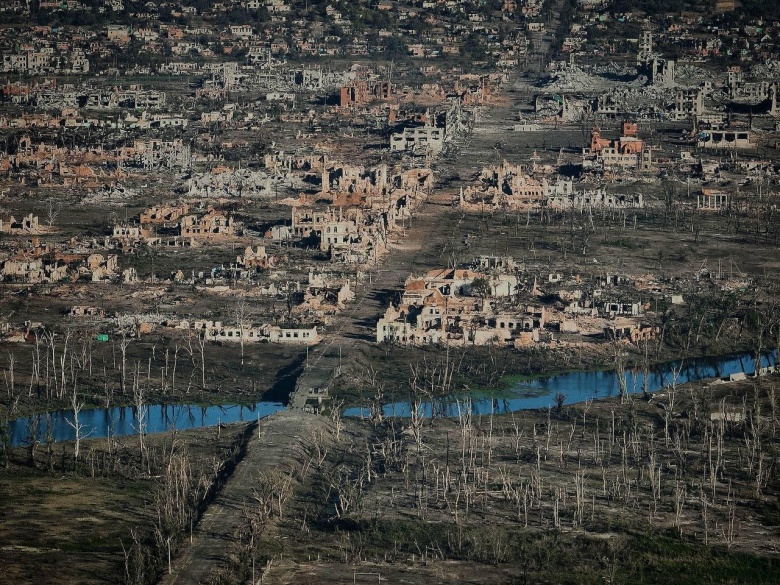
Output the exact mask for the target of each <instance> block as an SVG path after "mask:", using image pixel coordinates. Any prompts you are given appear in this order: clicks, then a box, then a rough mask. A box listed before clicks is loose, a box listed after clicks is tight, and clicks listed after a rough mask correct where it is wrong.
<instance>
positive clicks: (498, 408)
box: [344, 351, 777, 417]
mask: <svg viewBox="0 0 780 585" xmlns="http://www.w3.org/2000/svg"><path fill="white" fill-rule="evenodd" d="M776 358H777V352H776V351H774V352H772V353H769V354H766V355H764V356H762V358H761V360H760V361H761V367H766V366H771V365H774V364H775V362H776ZM755 369H756V367H755V359H754V357H753V356H752V355H748V354H742V355H736V356H725V357H715V358H696V359H692V360H685V361H679V360H678V361H673V362H667V363H664V364H659V365H657V366H653V367H651V368H650V371H649V372H648V376H647V391H648V392H657V391H658V390H661V389H662V388H665V387H667V386H669V385H670V384H672V382H673V379H674V376H675V372H676V373H677V379H676V383H677V384H678V385H679V384H684V383H686V382H693V381H696V380H704V379H707V378H724V377H728V376H730V375H731V374H737V373H740V372H744V373H746V374H749V375H752V374H753V373H754V372H755ZM624 377H625V381H626V389H627V391H628V392H629V394H637V393H641V392H642V389H643V385H644V380H645V373H644V371H642V369H633V370H628V371H626V372H625V374H624ZM558 393H560V394H563V395H564V396H565V401H564V403H565V404H576V403H578V402H585V401H586V400H590V399H599V398H609V397H612V396H619V395H620V384H619V376H618V373H617V372H616V371H614V370H608V371H591V372H570V373H566V374H557V375H555V376H548V377H543V378H534V379H533V380H526V381H522V382H518V383H516V384H515V385H514V386H512V387H511V388H510V389H509V390H508V391H507V390H503V391H501V392H496V394H497V395H498V397H496V398H491V397H485V398H480V397H471V398H470V409H471V412H472V414H491V413H493V414H504V413H509V412H516V411H519V410H531V409H537V408H548V407H551V406H553V405H554V404H555V396H556V395H557V394H558ZM481 394H484V392H482V393H481ZM467 398H469V396H467V395H464V396H459V397H457V398H453V397H447V398H443V399H441V400H437V401H435V402H424V403H422V404H420V405H419V406H418V414H420V415H422V416H425V417H431V416H434V415H435V416H445V417H456V416H458V412H459V409H462V408H465V406H464V404H463V403H464V400H465V399H467ZM411 409H412V405H411V404H410V403H409V402H395V403H391V404H386V405H384V407H383V409H382V410H383V412H384V415H385V416H400V417H409V416H410V415H411ZM368 414H369V411H368V409H366V408H348V409H346V410H345V411H344V416H351V417H359V416H368Z"/></svg>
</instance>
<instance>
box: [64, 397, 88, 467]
mask: <svg viewBox="0 0 780 585" xmlns="http://www.w3.org/2000/svg"><path fill="white" fill-rule="evenodd" d="M70 406H71V412H72V413H73V420H72V421H70V420H66V421H65V422H67V423H68V425H69V426H70V427H71V428H73V431H74V432H75V433H76V438H75V442H74V444H73V459H74V460H75V461H78V459H79V452H80V449H81V439H83V438H85V437H88V436H89V434H90V433H87V434H86V435H84V434H83V432H84V427H85V426H86V425H84V424H83V423H81V422H79V415H80V414H81V410H82V409H83V408H84V403H83V402H79V396H78V392H77V391H76V386H75V385H74V386H73V394H71V397H70Z"/></svg>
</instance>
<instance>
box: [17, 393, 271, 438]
mask: <svg viewBox="0 0 780 585" xmlns="http://www.w3.org/2000/svg"><path fill="white" fill-rule="evenodd" d="M284 408H285V407H284V405H283V404H281V403H279V402H257V403H255V404H244V405H237V404H226V405H221V406H196V405H192V404H176V405H172V404H153V405H150V406H147V407H145V411H146V416H145V418H144V425H145V431H146V432H147V433H163V432H166V431H172V430H174V429H178V430H185V429H197V428H200V427H211V426H215V425H218V424H223V423H234V422H249V421H253V420H257V418H258V416H259V417H261V418H262V417H264V416H268V415H269V414H273V413H274V412H277V411H279V410H284ZM51 422H52V434H53V436H54V440H55V441H72V440H73V439H75V438H76V431H75V430H74V429H73V427H72V426H70V424H68V422H73V412H71V411H69V410H59V411H56V412H53V413H51ZM29 423H30V419H29V418H19V419H16V420H14V421H11V422H10V424H9V431H10V435H11V444H13V445H17V446H18V445H26V444H27V443H28V440H29V430H28V429H29ZM79 424H81V425H84V428H83V429H82V431H81V436H82V437H83V438H90V439H91V438H95V437H107V436H109V435H111V436H124V435H134V434H136V433H138V421H137V418H136V409H135V407H132V406H125V407H116V408H91V409H89V410H87V409H85V410H82V411H81V413H80V414H79ZM45 434H46V417H45V415H41V416H40V429H39V431H38V438H39V439H40V440H41V441H43V438H44V436H45Z"/></svg>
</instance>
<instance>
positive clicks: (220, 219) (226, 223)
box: [180, 211, 234, 239]
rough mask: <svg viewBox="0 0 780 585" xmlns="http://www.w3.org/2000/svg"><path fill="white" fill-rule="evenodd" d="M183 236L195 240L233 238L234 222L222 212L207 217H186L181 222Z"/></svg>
mask: <svg viewBox="0 0 780 585" xmlns="http://www.w3.org/2000/svg"><path fill="white" fill-rule="evenodd" d="M180 228H181V236H182V237H183V238H194V239H221V238H225V237H228V236H232V235H233V232H234V221H233V218H232V217H231V216H229V215H225V214H223V213H222V212H220V211H210V212H209V213H207V214H206V215H203V216H197V215H186V216H184V217H182V218H181V221H180Z"/></svg>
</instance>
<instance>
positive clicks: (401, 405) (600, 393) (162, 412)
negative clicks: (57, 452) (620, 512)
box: [9, 351, 777, 446]
mask: <svg viewBox="0 0 780 585" xmlns="http://www.w3.org/2000/svg"><path fill="white" fill-rule="evenodd" d="M776 358H777V352H776V351H775V352H772V353H769V354H766V355H765V356H763V357H762V358H761V366H762V367H764V366H770V365H774V364H775V362H776ZM755 369H756V366H755V360H754V358H753V356H752V355H749V354H742V355H736V356H721V357H713V358H696V359H691V360H686V361H684V362H679V361H675V362H667V363H664V364H659V365H656V366H653V367H651V368H650V371H649V375H648V383H647V390H648V391H649V392H657V391H658V390H661V389H663V388H665V387H667V386H669V385H670V384H671V383H672V382H673V375H674V374H673V373H674V372H675V371H678V375H677V380H676V383H677V384H678V385H679V384H684V383H685V382H692V381H696V380H703V379H708V378H726V377H728V376H730V375H731V374H737V373H740V372H744V373H746V374H748V375H752V374H753V373H754V372H755ZM624 376H625V380H626V388H627V390H628V392H629V393H630V394H638V393H641V392H642V387H643V384H644V372H643V371H642V370H639V369H634V370H627V371H626V372H625V374H624ZM618 381H619V379H618V373H617V372H616V371H614V370H606V371H601V370H597V371H591V372H567V373H564V374H557V375H554V376H546V377H539V378H533V379H530V380H524V381H522V382H518V383H516V384H515V385H513V386H512V387H511V388H509V389H508V390H502V391H500V392H496V397H489V396H487V397H485V396H484V394H485V392H482V393H481V395H480V396H479V397H473V396H472V397H469V396H468V395H462V396H458V397H447V398H443V399H441V400H437V401H435V402H424V403H421V404H420V405H418V412H420V414H421V415H422V416H425V417H431V416H448V417H456V416H458V411H459V410H460V409H462V408H464V404H463V403H464V401H466V400H467V399H469V398H470V409H471V412H472V414H475V415H479V414H491V413H493V414H505V413H510V412H517V411H520V410H530V409H538V408H548V407H552V406H554V404H555V396H556V395H557V394H559V393H560V394H563V395H564V396H565V401H564V403H565V404H575V403H578V402H585V401H586V400H592V399H599V398H609V397H613V396H618V395H619V393H620V390H619V388H620V385H619V383H618ZM284 408H285V406H284V405H283V404H281V403H279V402H257V403H255V404H248V405H236V404H227V405H221V406H197V405H187V404H177V405H166V404H155V405H150V406H147V407H146V415H145V417H144V431H145V432H146V433H162V432H167V431H172V430H175V429H178V430H185V429H195V428H201V427H211V426H215V425H217V424H226V423H234V422H250V421H254V420H257V419H258V418H262V417H265V416H268V415H269V414H273V413H274V412H278V411H280V410H284ZM411 410H412V404H411V403H410V402H395V403H391V404H385V405H384V407H383V411H384V414H385V416H398V417H408V416H410V413H411ZM368 413H369V411H368V409H366V408H359V407H357V408H348V409H346V410H345V411H344V416H348V417H361V416H368ZM39 421H40V422H39V428H38V439H39V440H41V441H42V440H43V439H44V437H45V434H46V416H45V415H39ZM51 421H52V435H53V437H54V440H55V441H57V442H59V441H72V440H73V439H75V437H76V433H75V430H74V429H73V427H72V426H71V425H70V424H68V423H69V422H73V413H72V412H71V411H70V410H59V411H56V412H52V413H51ZM29 423H30V419H29V418H18V419H16V420H12V421H10V422H9V434H10V440H11V445H14V446H21V445H26V444H28V442H29ZM79 424H81V425H84V426H83V428H82V432H81V436H82V438H98V437H107V436H109V435H110V436H126V435H134V434H137V433H138V426H137V420H136V409H135V408H134V407H132V406H126V407H115V408H108V409H106V408H92V409H84V410H82V411H81V413H80V415H79Z"/></svg>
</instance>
